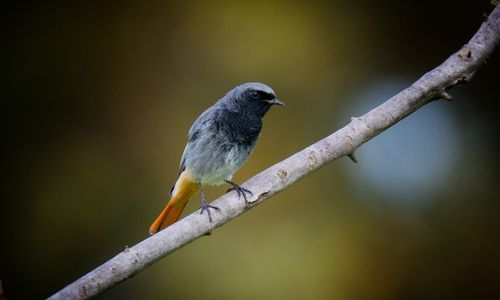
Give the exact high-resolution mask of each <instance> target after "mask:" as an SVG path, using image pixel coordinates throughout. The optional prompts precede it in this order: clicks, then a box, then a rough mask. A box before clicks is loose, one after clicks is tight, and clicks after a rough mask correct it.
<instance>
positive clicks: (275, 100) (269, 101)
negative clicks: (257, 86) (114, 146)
mask: <svg viewBox="0 0 500 300" xmlns="http://www.w3.org/2000/svg"><path fill="white" fill-rule="evenodd" d="M266 102H267V103H269V104H271V105H285V103H283V102H281V101H280V100H278V99H276V98H274V99H271V100H266Z"/></svg>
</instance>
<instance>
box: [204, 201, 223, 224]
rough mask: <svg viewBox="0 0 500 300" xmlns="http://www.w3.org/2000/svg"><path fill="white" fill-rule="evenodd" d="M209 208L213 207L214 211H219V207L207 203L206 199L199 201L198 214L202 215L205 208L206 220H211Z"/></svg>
mask: <svg viewBox="0 0 500 300" xmlns="http://www.w3.org/2000/svg"><path fill="white" fill-rule="evenodd" d="M210 209H215V210H216V211H218V212H220V208H218V207H217V206H213V205H209V204H208V203H207V202H206V201H202V202H201V210H200V215H202V214H203V212H204V211H205V210H206V211H207V214H208V221H210V222H212V213H211V212H210Z"/></svg>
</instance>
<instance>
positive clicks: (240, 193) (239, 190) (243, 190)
mask: <svg viewBox="0 0 500 300" xmlns="http://www.w3.org/2000/svg"><path fill="white" fill-rule="evenodd" d="M225 181H226V183H228V184H230V185H231V186H232V187H231V188H229V189H228V190H227V192H226V193H229V192H231V191H236V192H237V193H238V197H241V196H243V199H245V204H246V206H248V205H249V204H250V202H248V199H247V195H246V194H245V193H247V194H249V195H250V196H253V193H252V192H251V191H249V190H247V189H246V188H243V187H241V186H239V185H238V184H236V183H234V182H232V181H229V180H225Z"/></svg>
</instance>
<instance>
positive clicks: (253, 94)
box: [250, 92, 259, 99]
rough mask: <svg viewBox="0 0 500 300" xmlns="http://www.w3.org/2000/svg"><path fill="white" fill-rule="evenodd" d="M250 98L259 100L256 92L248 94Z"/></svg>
mask: <svg viewBox="0 0 500 300" xmlns="http://www.w3.org/2000/svg"><path fill="white" fill-rule="evenodd" d="M250 97H252V98H254V99H259V93H257V92H250Z"/></svg>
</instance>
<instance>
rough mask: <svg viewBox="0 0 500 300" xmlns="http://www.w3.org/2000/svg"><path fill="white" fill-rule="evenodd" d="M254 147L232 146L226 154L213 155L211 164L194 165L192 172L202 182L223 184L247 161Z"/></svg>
mask: <svg viewBox="0 0 500 300" xmlns="http://www.w3.org/2000/svg"><path fill="white" fill-rule="evenodd" d="M253 148H254V147H250V146H246V147H243V146H239V147H238V146H235V147H232V148H231V149H230V150H229V151H228V152H227V153H226V154H225V155H219V156H217V157H213V158H212V161H211V162H210V163H209V164H200V165H198V166H193V168H190V172H191V173H192V175H193V176H194V177H195V178H196V179H197V180H199V181H201V183H202V184H208V185H219V184H222V183H224V180H231V178H232V177H233V175H234V173H236V171H238V170H239V168H240V167H241V166H242V165H243V163H245V161H246V160H247V158H248V156H249V155H250V153H251V152H252V150H253Z"/></svg>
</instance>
